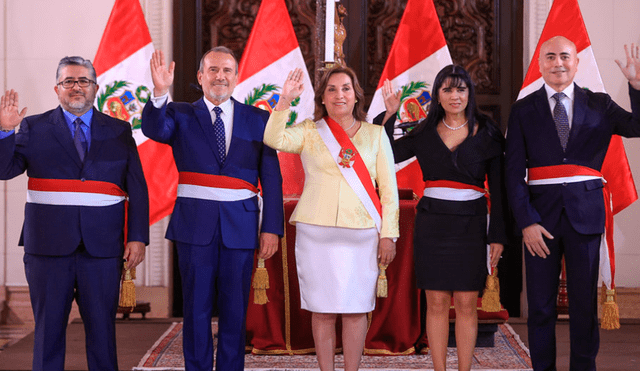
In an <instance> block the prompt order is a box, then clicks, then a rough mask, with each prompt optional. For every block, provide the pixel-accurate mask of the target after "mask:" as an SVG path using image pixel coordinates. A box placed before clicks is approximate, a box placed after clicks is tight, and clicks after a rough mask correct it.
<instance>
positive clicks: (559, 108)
mask: <svg viewBox="0 0 640 371" xmlns="http://www.w3.org/2000/svg"><path fill="white" fill-rule="evenodd" d="M564 97H566V95H565V94H564V93H555V94H554V95H553V96H552V97H551V98H553V99H555V100H556V106H555V107H554V108H553V121H555V122H556V130H557V131H558V137H560V144H562V150H566V149H567V141H568V140H569V117H568V116H567V110H566V109H565V108H564V104H562V102H561V101H562V98H564Z"/></svg>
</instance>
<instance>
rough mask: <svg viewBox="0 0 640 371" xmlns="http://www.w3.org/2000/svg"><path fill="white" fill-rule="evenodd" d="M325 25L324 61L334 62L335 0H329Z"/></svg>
mask: <svg viewBox="0 0 640 371" xmlns="http://www.w3.org/2000/svg"><path fill="white" fill-rule="evenodd" d="M325 9H326V13H325V26H324V61H325V62H333V61H334V53H335V46H334V43H335V14H336V2H335V0H327V4H326V7H325Z"/></svg>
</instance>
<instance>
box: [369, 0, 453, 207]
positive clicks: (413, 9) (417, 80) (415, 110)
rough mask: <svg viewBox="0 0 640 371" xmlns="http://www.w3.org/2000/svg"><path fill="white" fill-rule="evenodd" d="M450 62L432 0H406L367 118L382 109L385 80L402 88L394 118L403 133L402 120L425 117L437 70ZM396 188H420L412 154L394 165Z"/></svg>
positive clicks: (419, 173) (383, 108)
mask: <svg viewBox="0 0 640 371" xmlns="http://www.w3.org/2000/svg"><path fill="white" fill-rule="evenodd" d="M451 63H452V61H451V55H450V54H449V48H448V47H447V42H446V40H445V38H444V33H443V32H442V27H441V26H440V21H439V19H438V14H437V12H436V8H435V6H434V4H433V1H432V0H409V1H407V6H406V8H405V10H404V14H403V16H402V19H401V20H400V25H399V26H398V31H397V32H396V36H395V39H394V40H393V44H392V46H391V51H390V52H389V57H388V59H387V62H386V64H385V66H384V70H383V71H382V75H381V76H380V82H379V83H378V88H377V89H376V92H375V94H374V96H373V100H372V101H371V106H370V107H369V112H368V115H367V121H369V122H372V121H373V118H374V117H376V115H378V114H379V113H380V112H383V111H384V110H385V107H384V100H383V98H382V86H383V84H384V81H385V80H386V79H389V81H391V83H392V84H393V88H394V90H402V94H401V97H400V99H401V103H400V109H399V110H398V115H397V118H396V130H395V132H394V133H395V135H396V139H397V138H398V137H400V136H402V135H403V130H402V129H399V126H400V127H401V126H402V125H401V124H402V123H406V122H411V121H416V120H419V119H423V118H425V117H426V116H427V112H428V109H429V103H430V102H431V95H430V92H431V85H432V84H433V80H434V79H435V77H436V75H437V74H438V72H440V70H441V69H442V68H443V67H445V66H447V65H450V64H451ZM396 177H397V180H398V187H399V188H411V189H413V192H414V193H415V194H417V195H421V194H422V191H423V189H424V182H423V181H422V172H421V170H420V167H419V166H418V162H417V161H416V159H415V157H414V158H411V159H409V160H407V161H404V162H402V163H400V164H396Z"/></svg>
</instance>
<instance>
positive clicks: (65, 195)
mask: <svg viewBox="0 0 640 371" xmlns="http://www.w3.org/2000/svg"><path fill="white" fill-rule="evenodd" d="M126 199H127V193H126V192H125V191H123V190H122V189H121V188H120V187H118V186H117V185H115V184H113V183H109V182H102V181H97V180H81V179H40V178H29V182H28V186H27V202H28V203H33V204H42V205H65V206H111V205H115V204H117V203H119V202H122V201H125V200H126Z"/></svg>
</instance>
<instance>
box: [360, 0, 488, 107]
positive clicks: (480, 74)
mask: <svg viewBox="0 0 640 371" xmlns="http://www.w3.org/2000/svg"><path fill="white" fill-rule="evenodd" d="M498 1H499V0H435V1H434V3H435V6H436V11H437V12H438V18H439V19H440V24H441V25H442V30H443V32H444V35H445V39H446V40H447V45H448V46H449V51H450V53H451V58H452V59H453V61H454V63H457V64H460V65H462V66H464V67H465V69H467V70H468V71H469V73H470V74H471V77H472V78H473V80H474V81H475V82H476V84H477V91H478V93H479V94H483V93H497V92H499V91H500V78H499V76H500V74H499V70H500V63H499V62H500V60H499V58H497V56H496V54H497V46H498V34H499V33H498V32H497V29H498V24H497V17H496V10H497V6H498V5H499V4H498ZM406 3H407V2H406V0H393V1H384V0H374V1H371V2H370V3H369V8H368V10H369V11H368V14H369V17H368V19H367V23H368V28H369V30H370V33H369V34H368V39H367V44H368V51H369V52H368V55H367V58H368V60H367V63H366V64H367V68H368V76H367V81H366V82H365V84H366V86H367V89H366V90H367V91H371V89H373V90H375V87H376V86H377V84H378V81H379V79H380V75H381V74H382V70H383V69H384V63H385V61H386V57H387V55H388V54H389V50H391V46H392V44H393V39H394V37H395V34H396V31H397V29H398V25H399V24H400V19H401V17H402V14H403V12H404V8H405V6H406Z"/></svg>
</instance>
